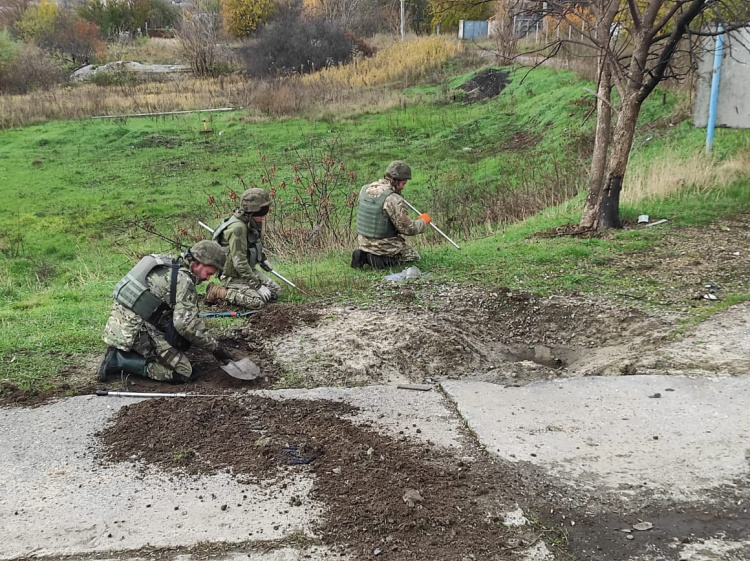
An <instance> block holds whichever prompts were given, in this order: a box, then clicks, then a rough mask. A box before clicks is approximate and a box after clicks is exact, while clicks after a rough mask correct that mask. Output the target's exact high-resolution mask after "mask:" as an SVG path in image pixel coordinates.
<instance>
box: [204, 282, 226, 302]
mask: <svg viewBox="0 0 750 561" xmlns="http://www.w3.org/2000/svg"><path fill="white" fill-rule="evenodd" d="M226 297H227V287H226V286H220V285H218V284H215V283H211V284H209V285H208V286H207V287H206V303H208V304H213V303H214V302H218V301H219V300H224V299H225V298H226Z"/></svg>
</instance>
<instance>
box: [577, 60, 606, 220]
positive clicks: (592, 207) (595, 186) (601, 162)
mask: <svg viewBox="0 0 750 561" xmlns="http://www.w3.org/2000/svg"><path fill="white" fill-rule="evenodd" d="M611 99H612V74H611V73H610V69H609V65H608V64H607V60H606V57H605V55H604V54H601V55H600V56H599V87H598V88H597V100H596V136H595V139H594V153H593V155H592V157H591V169H590V170H589V190H588V195H587V196H586V206H585V207H584V210H583V215H582V216H581V222H580V226H581V228H592V227H593V225H594V222H595V220H596V216H597V214H598V213H597V210H596V209H597V208H598V201H599V196H600V194H601V190H602V183H603V181H604V171H605V170H606V169H607V152H608V150H609V144H610V140H611V139H612V105H611V103H610V100H611Z"/></svg>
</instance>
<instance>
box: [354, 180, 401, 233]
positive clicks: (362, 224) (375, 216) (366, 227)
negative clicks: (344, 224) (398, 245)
mask: <svg viewBox="0 0 750 561" xmlns="http://www.w3.org/2000/svg"><path fill="white" fill-rule="evenodd" d="M368 187H369V185H365V186H364V187H362V190H361V191H360V192H359V206H358V207H357V233H358V234H362V235H363V236H367V237H368V238H376V239H383V238H393V237H395V236H398V230H396V227H395V226H394V225H393V222H391V219H390V218H388V215H387V214H385V212H383V204H384V203H385V199H386V198H387V197H388V195H390V194H391V193H393V192H394V191H393V190H392V189H386V190H385V191H383V193H382V194H381V195H380V196H378V197H370V196H369V195H367V193H366V192H367V188H368Z"/></svg>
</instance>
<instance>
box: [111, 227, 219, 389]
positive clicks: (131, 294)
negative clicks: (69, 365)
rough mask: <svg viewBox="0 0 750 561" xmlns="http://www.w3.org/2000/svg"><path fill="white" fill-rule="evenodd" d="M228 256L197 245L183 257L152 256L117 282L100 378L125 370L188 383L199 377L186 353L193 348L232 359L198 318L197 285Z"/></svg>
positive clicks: (213, 246)
mask: <svg viewBox="0 0 750 561" xmlns="http://www.w3.org/2000/svg"><path fill="white" fill-rule="evenodd" d="M225 260H226V256H225V254H224V251H223V250H222V249H221V246H220V245H219V244H217V243H216V242H213V241H208V240H203V241H200V242H198V243H196V244H195V245H194V246H193V247H191V248H190V249H189V250H187V251H186V252H185V254H184V255H182V256H181V257H179V258H177V259H174V258H173V257H172V256H170V255H158V254H152V255H147V256H146V257H144V258H143V259H141V260H140V261H139V262H138V263H137V264H136V266H135V267H133V269H132V270H131V271H130V272H129V273H128V274H127V275H125V277H124V278H123V279H122V280H121V281H120V282H119V283H117V286H115V290H114V292H113V294H112V296H113V298H114V299H115V304H114V306H113V308H112V313H111V314H110V316H109V320H108V321H107V325H106V326H105V327H104V334H103V335H102V340H103V341H104V342H105V343H107V345H108V347H107V352H106V354H105V355H104V361H103V362H102V364H101V366H99V372H98V374H97V377H98V379H99V381H100V382H105V381H106V380H107V376H108V375H110V374H114V373H118V372H120V371H123V372H126V373H128V374H136V375H138V376H144V377H146V378H152V379H154V380H159V381H175V382H185V381H187V380H188V379H189V378H190V376H191V374H192V373H193V367H192V366H191V364H190V361H189V360H188V358H187V356H185V351H186V350H187V349H188V348H190V345H191V344H195V345H198V346H200V347H204V348H206V349H208V350H209V351H211V353H212V354H213V355H214V357H216V359H217V360H219V361H221V362H227V361H230V360H232V357H231V355H230V354H229V352H228V351H227V350H226V349H225V348H224V346H223V345H222V344H221V343H219V342H218V341H217V340H216V339H214V338H213V337H212V336H211V335H209V333H208V331H207V329H206V326H205V324H204V323H203V320H202V319H201V318H200V316H199V313H198V293H197V292H196V290H195V285H196V284H200V283H201V282H203V281H206V280H208V279H209V278H210V277H211V276H212V275H214V274H216V273H217V272H221V270H222V269H223V268H224V262H225Z"/></svg>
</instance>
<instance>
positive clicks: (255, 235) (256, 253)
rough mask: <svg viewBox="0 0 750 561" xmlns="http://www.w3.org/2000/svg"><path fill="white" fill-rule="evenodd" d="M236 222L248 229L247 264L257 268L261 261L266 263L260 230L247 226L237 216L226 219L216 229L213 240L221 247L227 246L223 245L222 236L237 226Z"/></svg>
mask: <svg viewBox="0 0 750 561" xmlns="http://www.w3.org/2000/svg"><path fill="white" fill-rule="evenodd" d="M236 222H240V223H242V224H245V227H246V228H247V262H248V263H249V264H250V266H251V267H255V265H256V264H257V263H258V262H259V261H265V257H266V256H265V254H264V253H263V243H262V242H261V241H260V231H259V230H256V229H255V228H253V227H252V226H250V225H249V224H246V223H245V222H243V221H242V220H240V219H239V218H237V217H236V216H230V217H229V218H226V219H224V220H223V221H222V222H221V224H219V225H218V226H217V227H216V230H214V235H213V240H214V241H215V242H218V243H219V244H220V245H226V244H222V243H221V239H220V238H221V235H222V234H223V233H224V230H226V229H227V228H228V227H229V226H230V225H231V224H235V223H236Z"/></svg>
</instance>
